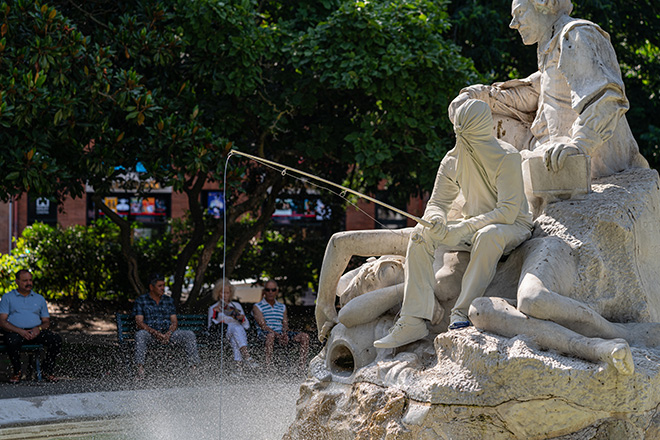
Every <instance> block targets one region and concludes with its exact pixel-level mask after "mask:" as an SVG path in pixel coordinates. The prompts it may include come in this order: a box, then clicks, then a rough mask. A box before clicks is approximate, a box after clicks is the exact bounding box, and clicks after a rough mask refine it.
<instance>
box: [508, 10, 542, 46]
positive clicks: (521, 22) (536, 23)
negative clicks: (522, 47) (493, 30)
mask: <svg viewBox="0 0 660 440" xmlns="http://www.w3.org/2000/svg"><path fill="white" fill-rule="evenodd" d="M511 16H512V17H513V19H512V20H511V23H510V24H509V27H510V28H511V29H516V30H518V32H519V33H520V37H521V38H522V40H523V44H526V45H530V44H534V43H538V42H539V41H541V37H543V35H544V34H545V33H546V32H547V31H548V27H549V24H551V22H550V23H549V17H548V16H547V15H545V14H542V13H541V12H539V11H538V10H537V9H536V8H535V7H534V5H532V4H531V3H530V2H529V0H513V2H512V3H511Z"/></svg>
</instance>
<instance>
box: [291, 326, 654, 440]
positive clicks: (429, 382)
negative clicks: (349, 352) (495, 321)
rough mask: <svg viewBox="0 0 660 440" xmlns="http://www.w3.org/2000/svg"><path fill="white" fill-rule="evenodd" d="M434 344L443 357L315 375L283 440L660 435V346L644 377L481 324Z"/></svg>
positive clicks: (642, 357)
mask: <svg viewBox="0 0 660 440" xmlns="http://www.w3.org/2000/svg"><path fill="white" fill-rule="evenodd" d="M420 348H421V347H420ZM427 348H428V347H427ZM435 349H436V351H437V353H438V354H437V356H438V361H437V363H433V361H428V362H430V364H427V365H424V364H425V362H424V361H423V359H424V355H423V354H422V355H421V356H420V355H414V354H411V353H402V354H400V355H399V356H397V357H395V358H394V359H393V360H391V361H380V362H376V363H374V364H372V365H369V366H367V367H365V368H362V369H361V370H360V371H358V372H357V374H356V376H355V380H354V382H353V383H352V384H341V383H337V382H333V381H322V380H319V379H317V378H316V377H314V376H312V377H310V378H309V379H308V380H307V381H306V382H305V383H304V384H303V385H302V387H301V395H300V399H299V401H298V414H297V417H296V421H295V422H294V423H293V424H292V425H291V427H290V428H289V431H288V433H287V434H286V435H285V436H284V439H286V440H307V439H312V438H313V439H332V440H339V439H365V440H366V439H383V440H385V439H397V440H407V439H410V440H413V439H415V440H418V439H461V440H471V439H474V440H481V439H489V440H511V439H516V440H517V439H520V440H522V439H525V440H533V439H562V440H606V439H607V440H616V439H622V440H623V439H648V440H651V439H658V438H660V415H659V414H658V403H659V402H660V374H659V372H660V371H659V370H660V352H657V351H655V350H642V349H635V348H633V356H634V360H635V366H636V371H635V374H634V375H632V376H621V375H618V374H617V373H616V372H615V371H613V370H612V369H610V368H608V367H607V366H605V365H597V364H593V363H590V362H586V361H581V360H579V359H575V358H569V357H565V356H561V355H559V354H557V353H553V352H547V351H541V350H539V349H538V348H535V347H534V346H531V345H530V344H529V343H528V342H527V341H526V340H525V339H524V338H523V337H519V338H512V339H508V338H503V337H500V336H496V335H492V334H487V333H482V332H479V331H478V330H476V329H474V328H470V329H467V330H463V331H454V332H450V333H443V334H441V335H438V336H437V337H436V340H435ZM422 351H424V350H422ZM419 352H420V350H418V353H419ZM314 362H323V361H322V359H319V358H317V359H315V361H314ZM429 365H430V366H429Z"/></svg>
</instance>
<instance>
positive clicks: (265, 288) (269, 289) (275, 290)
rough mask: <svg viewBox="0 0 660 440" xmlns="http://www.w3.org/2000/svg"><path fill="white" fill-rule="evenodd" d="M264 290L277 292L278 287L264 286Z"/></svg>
mask: <svg viewBox="0 0 660 440" xmlns="http://www.w3.org/2000/svg"><path fill="white" fill-rule="evenodd" d="M264 292H277V287H275V288H273V289H271V288H268V287H264Z"/></svg>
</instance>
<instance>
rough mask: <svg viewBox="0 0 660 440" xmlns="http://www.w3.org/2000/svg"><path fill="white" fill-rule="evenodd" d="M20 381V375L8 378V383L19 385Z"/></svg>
mask: <svg viewBox="0 0 660 440" xmlns="http://www.w3.org/2000/svg"><path fill="white" fill-rule="evenodd" d="M20 381H21V375H20V374H14V375H13V376H12V377H10V378H9V383H19V382H20Z"/></svg>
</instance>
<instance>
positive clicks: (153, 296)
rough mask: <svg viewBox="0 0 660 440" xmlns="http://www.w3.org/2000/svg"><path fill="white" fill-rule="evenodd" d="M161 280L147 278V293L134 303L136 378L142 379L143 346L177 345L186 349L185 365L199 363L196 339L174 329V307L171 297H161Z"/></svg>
mask: <svg viewBox="0 0 660 440" xmlns="http://www.w3.org/2000/svg"><path fill="white" fill-rule="evenodd" d="M164 293H165V279H164V278H163V276H162V275H159V274H154V275H152V276H151V278H150V279H149V293H145V294H144V295H141V296H139V297H138V298H137V299H136V300H135V306H134V313H135V324H136V327H137V332H136V333H135V363H136V364H137V375H138V377H139V378H142V377H144V359H145V357H146V354H147V346H148V345H149V344H152V343H155V342H158V343H160V344H163V345H167V344H173V345H180V346H182V347H183V348H184V349H185V350H186V355H187V356H188V364H189V365H190V366H191V367H195V366H196V365H197V364H199V363H200V359H199V353H198V352H197V338H196V337H195V333H193V332H192V331H190V330H178V329H177V327H178V321H177V319H176V307H175V306H174V300H173V299H172V297H171V296H167V295H164Z"/></svg>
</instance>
